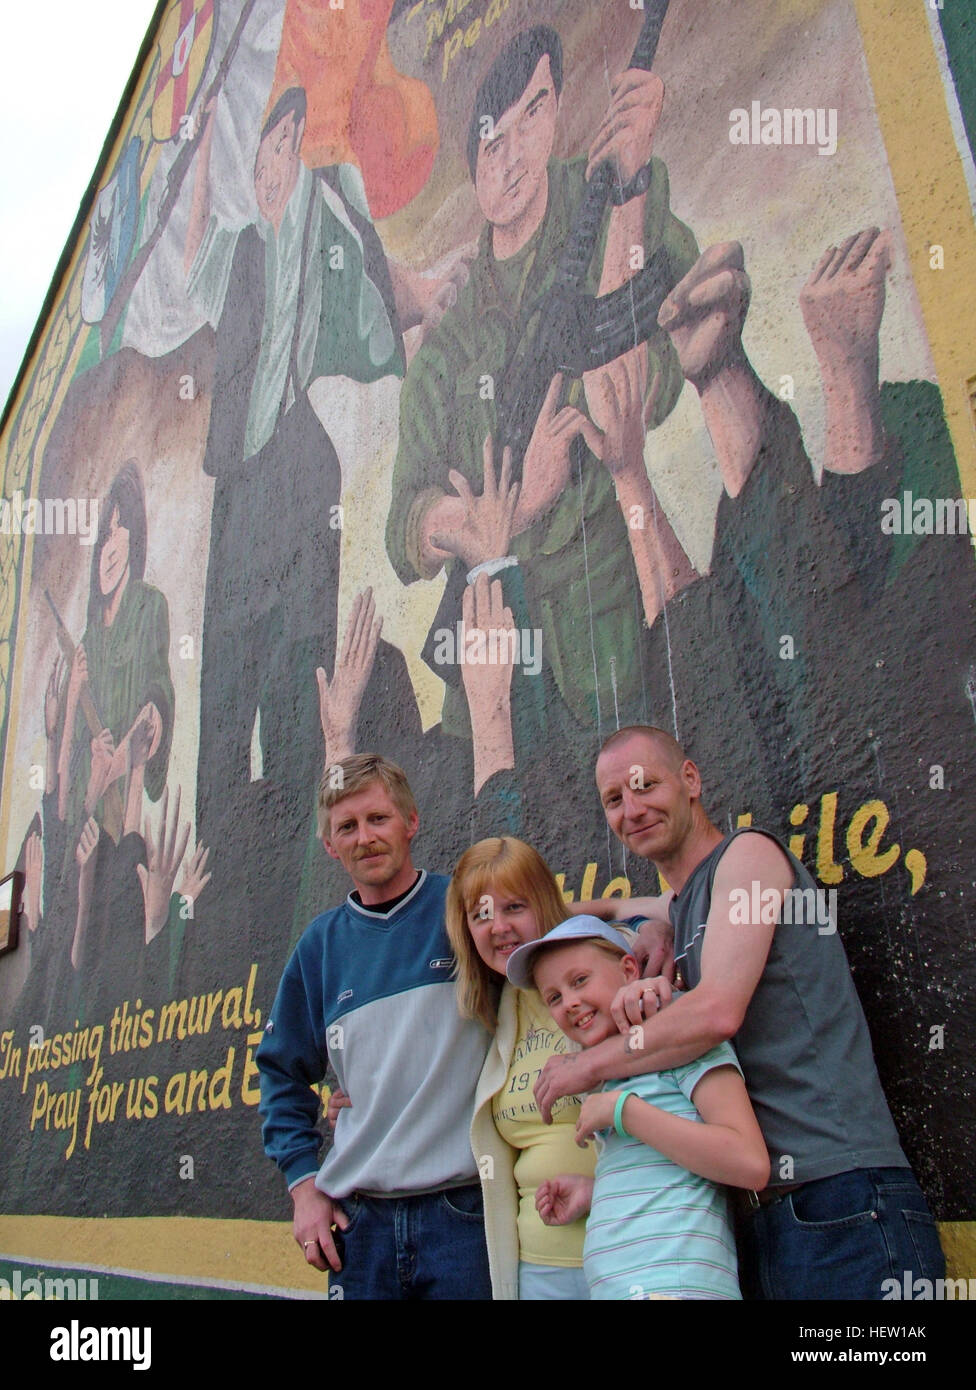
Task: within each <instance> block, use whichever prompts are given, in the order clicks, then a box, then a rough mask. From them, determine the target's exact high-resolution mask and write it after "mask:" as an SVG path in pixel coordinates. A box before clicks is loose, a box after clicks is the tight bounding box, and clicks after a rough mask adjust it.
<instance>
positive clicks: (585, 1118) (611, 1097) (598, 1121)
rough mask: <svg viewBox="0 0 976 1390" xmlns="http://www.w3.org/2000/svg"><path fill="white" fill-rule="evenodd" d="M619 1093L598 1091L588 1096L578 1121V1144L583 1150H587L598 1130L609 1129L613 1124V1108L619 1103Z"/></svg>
mask: <svg viewBox="0 0 976 1390" xmlns="http://www.w3.org/2000/svg"><path fill="white" fill-rule="evenodd" d="M619 1095H620V1092H619V1091H598V1092H597V1093H596V1095H593V1096H587V1097H586V1100H584V1102H583V1106H582V1109H581V1110H580V1117H579V1119H578V1120H577V1121H576V1142H577V1144H579V1146H580V1148H581V1149H585V1148H586V1142H587V1140H588V1139H592V1138H593V1136H594V1134H595V1133H596V1132H597V1130H598V1129H609V1128H610V1127H611V1126H612V1124H613V1107H614V1106H615V1105H616V1103H617V1097H618V1096H619Z"/></svg>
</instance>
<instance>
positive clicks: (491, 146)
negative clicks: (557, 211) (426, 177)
mask: <svg viewBox="0 0 976 1390" xmlns="http://www.w3.org/2000/svg"><path fill="white" fill-rule="evenodd" d="M558 106H559V103H558V98H557V96H556V88H555V84H554V83H553V80H552V73H551V71H550V68H549V55H548V54H545V56H544V57H542V58H540V60H539V62H538V64H537V65H536V69H535V71H534V72H533V74H532V76H531V77H530V78H529V82H528V86H527V87H526V89H525V91H524V92H523V93H522V95H521V97H520V98H519V100H518V101H517V102H516V103H515V105H514V106H510V107H509V108H508V110H507V111H506V112H505V114H504V115H503V116H501V117H500V118H499V120H498V121H496V123H495V128H494V133H493V135H492V137H491V138H490V139H486V140H482V141H481V143H480V145H479V147H478V163H477V167H476V170H475V191H476V193H477V195H478V202H479V204H480V205H481V211H482V212H483V213H484V215H485V217H486V218H487V220H488V221H489V222H490V223H491V224H492V226H495V227H512V226H513V225H515V224H517V223H518V222H519V220H520V219H522V218H525V217H526V216H527V215H529V214H531V213H532V212H533V211H535V210H538V204H539V203H540V201H541V202H542V205H543V208H544V205H545V198H546V194H547V187H548V186H547V183H546V164H547V163H548V160H549V156H550V155H551V154H552V143H553V140H554V139H555V135H556V114H557V111H558Z"/></svg>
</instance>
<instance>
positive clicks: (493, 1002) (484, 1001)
mask: <svg viewBox="0 0 976 1390" xmlns="http://www.w3.org/2000/svg"><path fill="white" fill-rule="evenodd" d="M499 892H500V893H509V894H511V896H512V897H517V898H522V899H523V900H524V901H525V902H526V903H528V905H529V907H530V908H531V910H532V915H533V916H534V917H535V920H536V926H537V927H538V928H539V932H540V934H541V935H543V936H544V935H545V933H546V932H549V931H552V929H553V927H555V926H558V925H559V923H560V922H562V921H564V920H565V917H566V901H565V899H564V898H563V895H562V893H561V892H560V891H559V884H558V883H557V882H556V880H555V878H554V877H553V874H552V870H551V869H550V868H549V865H548V864H547V863H546V861H545V860H544V859H543V857H542V855H541V854H539V852H538V850H534V849H533V848H532V846H531V845H527V844H526V843H525V841H524V840H516V839H515V838H514V836H512V835H502V836H498V837H494V838H492V839H490V840H479V841H478V843H477V844H476V845H472V846H471V848H470V849H468V850H465V852H464V853H463V854H462V855H461V858H460V859H459V860H458V862H457V868H456V869H455V870H454V876H453V877H452V879H451V882H450V885H449V886H448V890H447V935H448V938H449V939H450V942H451V947H452V949H453V951H454V958H455V960H456V962H457V964H456V967H455V973H456V976H457V995H458V1012H459V1013H460V1014H461V1016H462V1018H477V1019H479V1020H480V1021H481V1022H482V1023H483V1024H484V1025H485V1027H486V1028H487V1029H489V1030H490V1031H492V1032H493V1031H494V1029H495V1025H496V1023H497V1021H498V1008H497V1000H498V987H499V984H500V983H502V982H501V981H500V980H499V977H498V976H497V975H496V974H495V972H494V971H493V970H490V969H489V968H488V966H487V965H486V964H485V963H484V961H483V960H482V959H481V957H480V956H479V955H478V951H477V948H476V947H475V944H474V939H473V938H472V936H471V932H470V930H469V928H468V913H469V912H474V911H476V910H477V908H478V907H479V905H480V903H481V899H482V898H483V897H484V896H485V895H486V894H488V893H492V894H494V893H499Z"/></svg>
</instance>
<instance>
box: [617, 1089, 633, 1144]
mask: <svg viewBox="0 0 976 1390" xmlns="http://www.w3.org/2000/svg"><path fill="white" fill-rule="evenodd" d="M633 1094H634V1093H633V1091H621V1092H620V1095H619V1096H618V1097H617V1104H616V1105H615V1106H614V1107H613V1127H614V1129H615V1130H616V1131H617V1133H618V1134H619V1135H620V1137H621V1139H632V1138H633V1137H634V1136H633V1135H632V1134H628V1133H627V1131H626V1130H625V1129H624V1122H623V1113H624V1105H625V1103H626V1101H627V1097H628V1096H632V1095H633Z"/></svg>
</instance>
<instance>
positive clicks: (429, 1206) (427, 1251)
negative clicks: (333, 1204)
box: [329, 1183, 491, 1300]
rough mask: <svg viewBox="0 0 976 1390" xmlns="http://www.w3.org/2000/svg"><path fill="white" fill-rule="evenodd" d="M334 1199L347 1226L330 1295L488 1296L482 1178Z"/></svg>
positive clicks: (380, 1297) (489, 1281) (464, 1297)
mask: <svg viewBox="0 0 976 1390" xmlns="http://www.w3.org/2000/svg"><path fill="white" fill-rule="evenodd" d="M338 1205H339V1206H340V1207H341V1208H342V1210H343V1211H344V1212H345V1213H346V1215H347V1216H348V1217H349V1225H348V1227H347V1228H346V1230H345V1231H343V1232H342V1233H341V1239H338V1240H337V1241H336V1245H337V1247H338V1249H339V1254H340V1258H341V1259H342V1269H341V1271H340V1272H339V1273H338V1274H330V1276H329V1297H330V1298H358V1299H362V1298H375V1299H396V1300H407V1299H422V1298H424V1299H426V1298H457V1299H462V1298H463V1299H480V1298H483V1299H490V1298H491V1278H490V1276H489V1273H488V1249H487V1246H486V1245H485V1221H484V1212H483V1209H482V1200H481V1185H480V1183H473V1184H472V1185H471V1186H470V1187H451V1188H444V1189H442V1190H441V1191H440V1192H427V1193H424V1194H422V1195H421V1196H417V1197H364V1196H363V1195H362V1194H361V1193H358V1192H354V1193H352V1194H351V1195H350V1196H348V1197H343V1198H341V1200H340V1201H339V1203H338ZM336 1234H337V1235H338V1234H339V1233H338V1231H337V1232H336ZM340 1289H341V1290H342V1292H341V1294H340V1293H339V1290H340Z"/></svg>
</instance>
